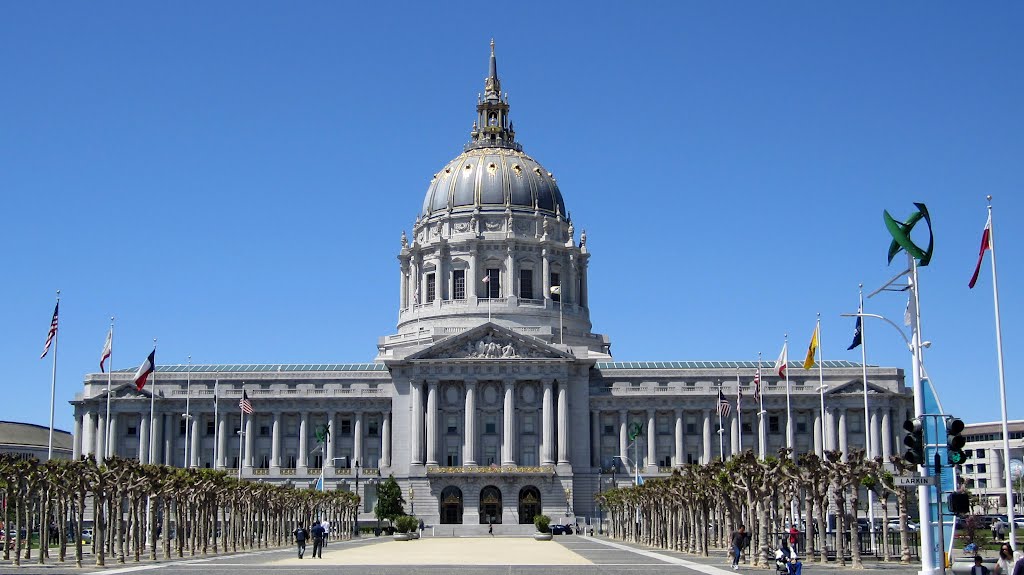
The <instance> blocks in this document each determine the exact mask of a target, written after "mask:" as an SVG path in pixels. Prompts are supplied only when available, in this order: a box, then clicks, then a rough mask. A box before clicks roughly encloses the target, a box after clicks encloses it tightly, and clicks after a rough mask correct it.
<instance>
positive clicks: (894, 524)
mask: <svg viewBox="0 0 1024 575" xmlns="http://www.w3.org/2000/svg"><path fill="white" fill-rule="evenodd" d="M918 529H920V526H919V525H918V524H917V523H914V522H913V521H911V520H909V519H908V520H907V530H908V531H917V530H918ZM889 530H890V531H899V530H900V522H899V520H898V519H894V520H892V521H890V522H889Z"/></svg>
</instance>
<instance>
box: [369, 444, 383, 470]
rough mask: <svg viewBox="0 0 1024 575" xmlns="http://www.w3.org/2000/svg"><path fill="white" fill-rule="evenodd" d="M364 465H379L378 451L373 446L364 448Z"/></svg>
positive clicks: (371, 466) (372, 467) (374, 466)
mask: <svg viewBox="0 0 1024 575" xmlns="http://www.w3.org/2000/svg"><path fill="white" fill-rule="evenodd" d="M366 466H367V467H369V468H370V469H376V468H378V467H380V453H379V452H378V451H377V449H376V448H374V447H371V448H369V449H367V450H366Z"/></svg>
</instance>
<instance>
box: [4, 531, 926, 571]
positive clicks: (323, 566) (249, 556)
mask: <svg viewBox="0 0 1024 575" xmlns="http://www.w3.org/2000/svg"><path fill="white" fill-rule="evenodd" d="M312 553H313V548H312V545H310V546H308V547H307V549H306V554H305V558H303V559H298V558H297V557H296V552H295V550H294V548H287V549H273V550H266V551H254V552H251V553H238V554H234V555H227V556H219V557H206V558H186V559H179V560H172V561H157V562H154V563H150V562H143V563H140V564H132V563H129V564H126V565H116V564H114V563H111V564H110V566H108V567H106V568H96V567H94V566H86V567H83V568H82V569H76V568H75V567H73V566H68V565H48V566H44V567H39V566H37V565H30V566H29V565H27V566H23V567H21V568H20V569H18V568H15V567H13V566H10V565H6V566H0V573H8V572H13V571H15V570H17V572H18V573H27V574H36V573H39V574H42V573H47V574H58V573H104V574H108V575H112V574H118V573H146V572H157V573H158V574H159V575H171V574H183V575H184V574H188V575H199V574H201V573H214V574H223V575H229V574H240V575H242V574H244V575H254V574H258V573H294V572H298V571H306V572H318V573H331V574H340V575H406V574H408V575H412V574H415V575H484V574H493V573H503V574H509V575H527V574H535V573H544V574H545V575H570V574H572V575H579V574H581V573H583V574H593V573H600V574H642V575H661V574H667V573H685V574H688V575H689V574H692V575H697V574H704V575H728V574H730V573H736V572H735V571H733V570H732V569H730V568H729V566H728V564H727V560H726V557H725V552H724V551H721V550H719V551H716V552H713V553H712V556H711V557H709V558H703V557H694V556H690V555H685V554H681V553H673V552H668V551H662V550H653V549H648V548H645V547H641V546H636V545H626V544H622V543H618V542H614V541H610V540H608V539H606V538H603V537H583V536H572V535H569V536H556V537H555V539H554V540H553V541H550V542H540V541H534V540H533V539H532V538H528V537H476V538H431V537H425V538H423V539H420V540H418V541H393V540H391V539H390V538H386V537H381V538H365V539H359V540H356V541H344V542H342V541H336V542H332V543H330V544H329V545H328V547H327V548H326V550H325V551H324V553H323V558H322V559H314V558H313V557H312ZM919 568H920V566H919V565H917V564H913V565H908V566H900V565H898V564H892V563H890V564H885V563H880V562H874V561H871V562H868V563H866V570H868V571H884V572H886V574H887V575H888V574H891V575H897V574H906V575H910V574H912V573H916V572H917V571H918V569H919ZM852 572H854V571H853V570H852V569H850V568H840V567H838V566H836V565H833V564H827V565H817V564H813V563H810V564H807V565H805V567H804V570H803V573H804V574H805V575H839V574H840V573H852ZM739 573H741V574H742V573H748V574H758V575H763V574H769V575H770V574H771V573H773V571H772V570H770V569H766V568H754V567H749V566H741V567H740V569H739Z"/></svg>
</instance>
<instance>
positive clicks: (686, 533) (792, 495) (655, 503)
mask: <svg viewBox="0 0 1024 575" xmlns="http://www.w3.org/2000/svg"><path fill="white" fill-rule="evenodd" d="M823 455H824V456H823V457H819V456H818V455H816V454H813V453H805V454H801V455H800V456H799V457H797V459H796V460H795V461H794V460H793V459H792V458H791V455H790V450H788V449H782V450H780V451H779V454H778V457H769V458H767V459H764V460H761V459H758V458H757V457H756V456H755V455H754V453H753V452H752V451H749V450H748V451H746V452H744V453H743V454H740V455H738V456H736V457H733V458H731V459H729V460H728V461H725V462H722V461H721V460H715V461H713V462H711V463H709V464H707V465H691V466H687V467H684V468H683V469H681V470H677V471H675V472H674V473H673V474H672V475H671V476H670V477H667V478H665V479H649V480H647V481H645V482H644V483H643V484H642V485H639V486H631V487H621V488H617V489H611V490H608V491H604V492H602V493H601V494H599V496H598V501H599V503H600V504H601V505H602V506H603V508H604V509H605V510H607V512H608V517H609V522H610V523H609V535H610V536H611V537H613V538H617V539H621V540H624V541H632V542H639V543H642V544H645V545H650V546H655V547H662V548H665V549H672V550H675V551H681V552H687V553H693V554H701V555H704V556H707V555H708V554H709V549H710V548H712V547H717V548H723V547H727V546H728V545H729V535H730V534H731V533H732V532H733V531H735V530H736V529H738V528H739V526H740V525H745V526H746V527H747V530H748V533H750V535H751V547H750V549H751V552H752V555H753V564H754V565H755V566H757V565H760V564H761V563H762V562H763V561H765V560H766V558H767V557H769V556H771V555H770V554H771V552H772V551H773V550H774V549H775V548H776V546H777V545H778V544H779V541H778V540H777V539H776V538H777V537H778V536H779V534H782V533H785V532H786V526H787V525H799V524H800V518H799V517H794V513H795V509H797V508H799V507H802V508H803V514H804V518H803V519H804V521H805V525H806V526H807V527H808V529H807V532H806V538H807V539H806V541H807V560H808V561H825V559H826V558H825V534H826V531H827V530H826V528H825V527H826V521H827V515H826V513H827V510H828V509H829V507H830V504H831V508H832V509H839V510H846V512H844V513H837V514H836V525H835V530H836V532H837V533H849V534H850V537H849V539H847V538H845V537H836V538H835V540H836V558H837V560H838V561H839V563H840V564H841V565H844V566H845V565H846V559H845V556H846V555H847V551H848V552H849V555H850V557H851V559H852V563H853V567H856V568H859V567H862V564H861V556H860V548H859V547H858V545H857V544H856V542H857V529H858V525H857V521H856V513H855V512H850V511H849V510H854V511H855V510H856V509H857V508H858V505H859V504H860V493H861V489H862V488H866V489H868V490H871V491H873V492H874V494H875V496H876V497H877V499H878V501H879V502H880V504H881V510H882V516H883V517H888V516H889V508H890V505H891V504H892V502H893V501H895V503H896V510H897V512H898V514H899V521H900V547H901V550H902V553H901V554H900V557H899V560H900V562H901V563H909V562H910V545H909V532H908V527H907V504H908V501H907V490H906V489H902V488H898V487H896V486H895V485H894V483H893V474H892V473H891V472H890V471H888V470H887V469H886V468H885V467H884V466H883V462H882V460H881V458H876V459H874V460H870V459H865V457H864V451H863V450H857V449H855V450H852V451H851V452H850V453H849V456H848V457H843V454H842V453H841V452H839V451H826V452H825V453H824V454H823ZM890 469H894V470H895V471H897V472H898V473H902V472H903V471H905V470H908V469H910V465H909V464H907V463H906V462H905V461H904V460H903V459H901V458H898V457H893V458H891V465H890ZM800 503H802V505H799V504H800ZM812 526H813V527H812ZM773 534H774V535H773ZM888 537H889V527H888V525H887V524H886V523H885V522H883V524H882V541H887V540H888ZM850 542H853V544H852V545H851V548H850V549H849V550H847V549H846V546H847V545H848V544H850ZM882 547H883V559H884V560H886V561H889V560H890V559H891V558H890V556H889V549H888V546H886V545H883V546H882Z"/></svg>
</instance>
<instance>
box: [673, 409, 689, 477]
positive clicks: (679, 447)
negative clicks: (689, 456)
mask: <svg viewBox="0 0 1024 575" xmlns="http://www.w3.org/2000/svg"><path fill="white" fill-rule="evenodd" d="M675 416H676V451H675V464H676V467H682V466H683V464H684V463H686V459H685V455H686V454H685V453H684V452H683V451H684V449H685V448H684V447H683V445H684V444H683V410H682V409H676V410H675Z"/></svg>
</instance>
